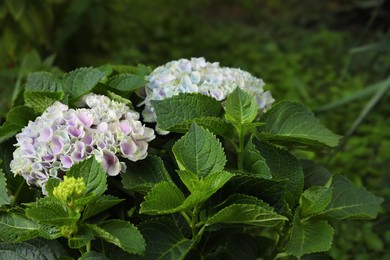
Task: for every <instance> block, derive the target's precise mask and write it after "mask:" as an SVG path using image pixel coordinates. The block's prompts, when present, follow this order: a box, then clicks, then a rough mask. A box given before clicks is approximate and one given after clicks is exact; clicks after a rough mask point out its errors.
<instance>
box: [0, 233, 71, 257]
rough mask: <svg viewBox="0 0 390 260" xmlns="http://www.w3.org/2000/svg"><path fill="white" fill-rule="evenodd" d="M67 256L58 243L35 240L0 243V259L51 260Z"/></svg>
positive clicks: (40, 239)
mask: <svg viewBox="0 0 390 260" xmlns="http://www.w3.org/2000/svg"><path fill="white" fill-rule="evenodd" d="M65 256H68V253H67V252H66V251H65V249H64V248H63V247H62V246H61V244H60V243H59V242H58V241H55V240H54V241H50V240H46V239H42V238H37V239H33V240H29V241H25V242H21V243H12V244H11V243H4V242H0V259H9V260H14V259H15V260H16V259H17V260H19V259H21V260H22V259H23V260H25V259H40V260H52V259H60V258H61V257H65Z"/></svg>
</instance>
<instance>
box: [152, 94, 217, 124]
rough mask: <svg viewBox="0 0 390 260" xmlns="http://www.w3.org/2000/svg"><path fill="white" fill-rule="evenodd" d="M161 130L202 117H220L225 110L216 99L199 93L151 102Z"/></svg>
mask: <svg viewBox="0 0 390 260" xmlns="http://www.w3.org/2000/svg"><path fill="white" fill-rule="evenodd" d="M151 103H152V105H153V107H154V109H155V112H156V117H157V119H156V120H157V124H158V126H159V127H160V128H161V129H164V130H168V129H170V128H171V127H174V126H175V125H178V124H182V123H184V122H187V121H189V120H193V119H195V118H201V117H220V116H221V115H222V114H223V113H224V109H223V107H222V105H221V103H220V102H219V101H217V100H216V99H214V98H212V97H209V96H206V95H202V94H199V93H185V94H184V93H181V94H179V95H176V96H173V97H170V98H166V99H163V100H152V101H151Z"/></svg>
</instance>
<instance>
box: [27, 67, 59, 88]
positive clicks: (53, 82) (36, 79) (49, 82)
mask: <svg viewBox="0 0 390 260" xmlns="http://www.w3.org/2000/svg"><path fill="white" fill-rule="evenodd" d="M25 90H26V91H32V92H52V93H53V92H54V93H56V92H57V93H58V92H63V84H62V81H61V80H60V79H59V78H57V77H56V76H54V75H53V74H51V73H48V72H44V71H42V72H33V73H30V74H28V76H27V82H26V86H25Z"/></svg>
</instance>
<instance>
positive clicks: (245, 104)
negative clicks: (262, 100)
mask: <svg viewBox="0 0 390 260" xmlns="http://www.w3.org/2000/svg"><path fill="white" fill-rule="evenodd" d="M225 109H226V114H225V118H226V120H228V121H229V122H231V123H233V124H235V125H238V126H242V125H244V124H247V123H251V122H252V121H253V120H254V119H255V118H256V116H257V110H258V108H257V103H256V101H255V98H254V97H253V96H251V95H249V94H248V93H246V92H245V91H243V90H242V89H240V88H236V89H235V90H234V91H233V92H232V93H231V94H230V95H229V96H228V98H227V100H226V104H225Z"/></svg>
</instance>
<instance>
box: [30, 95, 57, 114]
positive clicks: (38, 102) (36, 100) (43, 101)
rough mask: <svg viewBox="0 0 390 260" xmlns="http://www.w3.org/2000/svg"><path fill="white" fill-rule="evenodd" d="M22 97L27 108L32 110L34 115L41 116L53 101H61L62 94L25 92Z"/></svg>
mask: <svg viewBox="0 0 390 260" xmlns="http://www.w3.org/2000/svg"><path fill="white" fill-rule="evenodd" d="M23 97H24V102H25V104H26V105H27V106H29V107H31V108H32V109H34V111H35V112H36V113H38V114H41V113H43V112H44V111H45V110H46V108H48V107H50V106H51V105H53V103H54V102H55V101H60V100H62V98H63V93H62V92H58V93H57V92H36V91H25V92H24V93H23Z"/></svg>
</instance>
